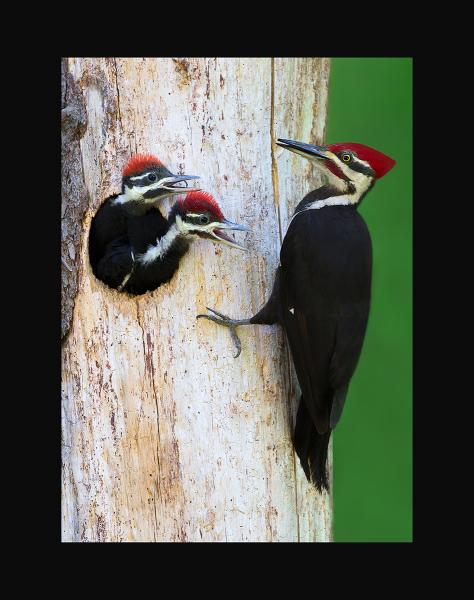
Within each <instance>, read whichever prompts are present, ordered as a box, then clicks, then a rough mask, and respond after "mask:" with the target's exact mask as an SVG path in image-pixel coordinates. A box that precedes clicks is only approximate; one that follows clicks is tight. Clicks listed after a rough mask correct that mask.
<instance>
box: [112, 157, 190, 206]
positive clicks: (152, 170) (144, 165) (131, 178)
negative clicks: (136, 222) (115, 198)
mask: <svg viewBox="0 0 474 600" xmlns="http://www.w3.org/2000/svg"><path fill="white" fill-rule="evenodd" d="M192 179H199V177H198V176H197V175H174V174H173V173H171V171H169V170H168V169H167V168H166V167H165V166H164V165H163V163H162V162H161V161H160V160H159V159H158V158H156V156H153V155H151V154H137V155H136V156H133V157H132V158H131V159H130V160H129V161H128V162H127V164H126V165H125V168H124V169H123V172H122V196H121V201H122V202H139V203H141V204H153V203H154V202H157V201H159V200H162V199H163V198H166V197H167V196H172V195H173V194H182V193H183V190H185V189H186V188H184V187H180V186H179V185H177V184H179V183H182V182H186V181H189V180H192Z"/></svg>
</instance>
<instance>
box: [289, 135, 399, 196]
mask: <svg viewBox="0 0 474 600" xmlns="http://www.w3.org/2000/svg"><path fill="white" fill-rule="evenodd" d="M277 144H278V145H279V146H281V147H282V148H286V149H287V150H290V152H295V153H296V154H299V155H300V156H304V157H305V158H308V159H309V160H311V161H313V162H314V163H315V165H316V166H318V167H319V168H320V169H321V170H322V171H323V172H324V173H325V174H326V175H327V177H328V179H329V182H330V184H332V185H333V186H334V187H336V188H337V189H338V190H340V191H341V192H342V193H345V194H347V195H348V197H349V198H350V199H351V202H352V203H354V204H355V203H357V202H358V201H360V200H361V198H362V196H363V195H364V194H365V192H367V190H369V189H370V188H371V186H372V185H373V184H374V182H375V180H377V179H380V178H381V177H383V176H384V175H385V174H386V173H388V172H389V171H390V169H391V168H392V167H393V166H394V165H395V161H394V160H393V159H392V158H390V157H389V156H387V155H385V154H383V153H382V152H379V151H378V150H375V148H371V147H370V146H365V145H364V144H357V143H355V142H342V143H338V144H328V145H327V146H313V145H311V144H304V143H303V142H295V141H293V140H284V139H279V140H278V141H277Z"/></svg>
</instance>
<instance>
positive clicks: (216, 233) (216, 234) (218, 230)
mask: <svg viewBox="0 0 474 600" xmlns="http://www.w3.org/2000/svg"><path fill="white" fill-rule="evenodd" d="M213 225H214V227H213V229H211V230H209V231H208V232H206V234H204V236H205V237H207V238H208V239H211V240H213V241H214V242H220V243H221V244H225V245H226V246H231V247H232V248H238V249H239V250H247V248H246V247H245V246H242V245H241V244H239V243H237V242H236V241H235V240H234V239H233V238H231V237H230V236H228V235H227V234H226V233H225V230H234V231H251V229H250V227H247V226H246V225H239V224H238V223H232V222H231V221H228V220H227V219H224V220H223V221H220V222H219V223H214V224H213Z"/></svg>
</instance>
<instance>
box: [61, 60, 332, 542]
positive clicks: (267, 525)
mask: <svg viewBox="0 0 474 600" xmlns="http://www.w3.org/2000/svg"><path fill="white" fill-rule="evenodd" d="M67 63H68V69H69V72H70V74H71V76H72V78H73V80H74V82H75V83H76V84H77V86H78V89H80V90H81V91H82V94H83V97H84V103H85V107H86V113H87V129H86V131H85V133H84V135H83V137H82V138H81V139H80V149H81V160H82V169H83V177H84V181H85V185H86V188H87V194H88V198H89V205H88V208H87V210H86V212H85V216H84V219H83V221H82V223H81V227H82V241H81V245H80V250H79V252H77V253H76V256H75V263H74V264H75V269H77V276H78V281H79V286H78V287H79V291H78V293H77V296H76V297H75V303H74V313H73V321H72V325H71V329H70V332H69V335H68V336H67V338H66V339H65V341H64V344H63V359H62V385H63V398H62V417H63V418H62V421H63V423H62V429H63V452H62V458H63V478H62V482H63V483H62V485H63V499H62V522H63V540H64V541H328V540H330V539H331V528H332V500H331V497H330V496H328V495H327V494H325V495H324V496H322V497H321V496H318V494H317V493H316V492H315V491H314V490H313V489H312V488H311V487H310V486H309V485H308V484H307V483H306V480H305V478H304V475H303V472H302V469H301V468H300V466H299V464H298V463H297V461H296V460H295V455H294V452H293V450H292V446H291V441H290V435H291V429H292V422H293V418H294V412H295V408H296V390H295V382H296V378H295V376H294V373H293V369H292V367H291V363H290V362H289V358H288V351H287V348H286V344H285V342H284V337H283V334H282V332H281V331H280V330H279V328H278V327H276V326H274V327H269V326H257V327H248V328H241V330H239V335H240V337H241V340H242V348H243V349H242V354H241V356H240V357H239V358H238V359H235V360H234V358H233V356H232V355H233V352H234V348H233V346H232V342H231V340H230V336H229V334H228V332H227V331H225V330H224V329H222V328H219V327H217V326H215V325H214V324H213V323H210V322H208V321H204V320H196V319H195V316H196V314H197V313H199V312H202V311H203V309H204V307H205V306H206V305H208V306H212V307H215V308H217V309H218V310H221V311H222V312H224V313H226V314H229V315H231V316H235V317H243V316H250V315H252V314H254V313H255V312H256V311H257V310H258V309H259V308H260V307H261V306H262V305H263V303H264V302H265V299H266V298H267V296H268V294H269V291H270V289H271V285H272V282H273V275H274V271H275V268H276V266H277V264H278V255H279V249H280V242H281V236H282V234H284V232H285V231H286V227H287V225H288V222H289V217H290V216H291V213H292V211H293V209H294V207H295V205H296V203H297V202H298V201H299V200H300V199H301V198H302V196H303V194H305V193H306V192H308V191H309V190H311V189H313V188H314V187H315V185H316V183H317V174H316V173H315V172H314V171H313V170H312V168H311V166H310V163H309V162H308V161H305V160H303V159H301V158H298V157H296V156H294V155H292V154H291V153H288V152H284V151H283V150H281V149H280V148H278V146H275V144H274V143H272V140H274V139H275V138H276V137H287V138H293V139H297V140H313V141H315V142H321V141H322V140H323V137H324V124H325V119H326V100H327V84H328V74H329V60H328V59H316V58H314V59H308V58H301V59H291V58H287V59H284V58H278V59H271V58H261V59H252V58H244V59H236V58H227V59H221V58H219V59H214V58H210V59H192V58H190V59H170V58H163V59H151V58H146V59H131V58H126V59H105V58H104V59H97V58H95V59H94V58H89V59H78V58H76V59H68V61H67ZM136 151H144V152H152V153H154V154H156V155H157V156H159V157H160V158H161V160H162V161H163V162H164V163H165V164H166V165H167V166H168V167H169V168H170V169H171V170H174V171H182V172H186V173H197V174H200V175H201V176H202V179H201V182H200V184H201V185H202V187H203V188H204V189H206V190H209V191H210V192H212V193H213V194H215V195H216V197H217V198H218V200H219V201H220V203H221V206H222V207H223V209H224V212H225V214H226V216H227V217H228V218H229V219H231V220H232V221H237V222H241V223H246V224H249V225H250V226H252V227H253V233H251V234H247V237H246V238H245V243H246V245H247V246H248V247H249V249H250V253H248V254H246V253H243V252H242V253H241V252H239V251H235V250H233V249H231V248H228V247H224V246H223V247H218V246H215V245H213V244H211V243H209V242H206V241H204V240H200V241H198V242H195V243H194V244H193V246H192V248H191V250H190V252H189V253H188V255H187V256H186V257H185V258H184V259H183V260H182V262H181V267H180V269H179V271H178V272H177V274H176V275H175V276H174V277H173V279H172V281H171V282H170V283H169V284H167V285H164V286H162V287H161V288H159V289H158V290H156V291H155V292H153V293H149V294H146V295H144V296H141V297H138V298H132V297H129V296H127V295H125V294H120V293H118V292H115V291H112V290H110V289H108V288H107V287H106V286H104V285H103V284H102V283H101V282H100V281H98V280H97V279H95V278H94V276H93V274H92V272H91V269H90V266H89V262H88V258H87V236H88V231H89V226H90V222H91V218H92V216H93V214H94V213H95V211H96V210H97V208H98V206H99V204H100V203H101V201H102V200H103V199H104V198H106V197H107V196H108V195H110V194H112V193H116V192H117V191H118V190H119V187H120V171H121V167H122V165H123V163H124V162H125V161H126V159H127V157H129V156H130V154H131V153H133V152H136ZM63 168H64V166H63ZM168 206H169V203H166V210H167V208H168ZM239 239H243V235H242V234H240V235H239ZM71 261H72V259H71V257H70V258H69V263H68V264H70V262H71ZM331 456H332V455H331V453H330V461H331Z"/></svg>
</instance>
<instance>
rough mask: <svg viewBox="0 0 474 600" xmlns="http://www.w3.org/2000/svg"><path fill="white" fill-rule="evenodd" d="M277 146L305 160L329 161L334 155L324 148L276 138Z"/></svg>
mask: <svg viewBox="0 0 474 600" xmlns="http://www.w3.org/2000/svg"><path fill="white" fill-rule="evenodd" d="M277 145H278V146H281V147H282V148H286V149H287V150H289V151H290V152H295V153H296V154H300V155H301V156H304V157H305V158H311V159H313V160H314V159H325V160H326V159H329V158H332V157H333V156H334V155H333V153H332V152H331V151H330V150H327V149H326V148H324V146H312V145H311V144H304V143H303V142H295V141H294V140H284V139H281V138H278V141H277Z"/></svg>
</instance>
